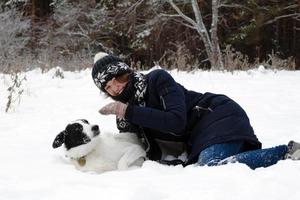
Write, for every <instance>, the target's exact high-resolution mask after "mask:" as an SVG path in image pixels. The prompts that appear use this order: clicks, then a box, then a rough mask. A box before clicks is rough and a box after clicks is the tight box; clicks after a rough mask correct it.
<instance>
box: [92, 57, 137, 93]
mask: <svg viewBox="0 0 300 200" xmlns="http://www.w3.org/2000/svg"><path fill="white" fill-rule="evenodd" d="M131 72H132V70H131V69H130V67H129V66H128V65H127V64H126V63H124V62H123V61H122V60H121V59H120V58H118V57H116V56H114V55H109V54H107V53H104V52H100V53H97V54H96V55H95V58H94V67H93V70H92V77H93V80H94V82H95V84H96V86H97V87H98V88H99V89H100V90H102V91H103V92H105V89H104V88H105V86H106V84H107V82H108V81H109V80H111V79H112V78H114V77H116V76H120V75H123V74H126V73H131Z"/></svg>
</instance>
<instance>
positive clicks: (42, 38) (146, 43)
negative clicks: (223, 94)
mask: <svg viewBox="0 0 300 200" xmlns="http://www.w3.org/2000/svg"><path fill="white" fill-rule="evenodd" d="M172 2H174V4H175V5H176V6H177V7H178V8H179V9H180V11H181V12H182V13H184V15H185V16H186V17H188V18H191V19H195V10H193V6H192V4H191V1H187V0H173V1H172ZM196 2H197V4H198V6H199V11H200V12H201V16H202V18H203V22H204V25H205V27H206V28H207V30H211V28H212V26H213V25H215V24H213V23H212V18H213V13H212V6H213V5H212V2H214V3H216V2H217V3H218V6H217V9H218V17H217V26H218V29H217V35H218V43H219V46H220V49H221V52H222V56H223V57H222V60H223V61H224V64H225V65H224V68H225V69H227V70H233V69H247V68H251V67H255V66H257V65H258V64H260V63H263V64H264V65H265V66H267V67H268V66H269V67H276V68H285V69H292V70H295V69H300V0H289V1H286V0H215V1H214V0H213V1H207V0H198V1H196ZM0 6H1V7H0V8H1V9H0V45H1V49H2V50H1V53H0V59H1V60H0V70H1V71H11V70H16V69H17V70H28V69H32V68H35V67H40V68H42V69H45V70H47V69H49V68H52V67H55V66H60V67H62V68H64V69H66V70H76V69H82V68H87V67H90V66H91V65H92V57H93V55H94V54H95V53H96V52H98V51H106V52H111V53H115V54H118V55H120V56H121V57H123V59H125V60H126V61H127V62H128V63H130V64H131V66H132V67H134V68H137V69H148V68H150V67H153V66H154V65H155V64H159V65H161V66H162V67H165V68H168V69H171V68H177V69H181V70H192V69H194V68H201V69H210V68H212V66H211V62H209V59H208V55H207V51H205V43H204V42H203V38H201V35H199V33H197V31H196V30H195V29H194V28H193V27H191V26H190V24H188V23H187V21H186V20H185V19H184V18H183V17H182V16H179V15H178V12H176V10H174V7H172V6H171V4H170V1H168V0H85V1H79V0H0Z"/></svg>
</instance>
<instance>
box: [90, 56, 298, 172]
mask: <svg viewBox="0 0 300 200" xmlns="http://www.w3.org/2000/svg"><path fill="white" fill-rule="evenodd" d="M92 77H93V80H94V82H95V84H96V86H97V87H98V88H99V89H100V90H101V91H102V92H104V93H105V94H106V95H108V96H109V97H111V98H112V99H113V100H115V102H113V103H109V104H108V105H106V106H104V107H103V108H101V109H100V113H101V114H104V115H109V114H113V115H116V116H117V127H118V129H119V130H120V132H134V133H136V134H138V135H139V137H140V138H141V140H142V141H143V142H144V144H145V147H146V151H147V156H148V158H149V159H151V160H156V161H160V162H162V163H167V164H169V163H172V162H173V163H175V164H176V163H178V162H177V161H178V160H175V161H170V162H167V161H164V160H163V159H164V158H165V156H166V155H168V154H172V155H174V156H178V155H180V153H182V152H183V151H186V152H187V154H188V155H187V160H186V161H185V162H184V163H183V164H184V165H188V164H192V163H198V164H199V165H201V166H203V165H208V166H214V165H221V164H225V163H228V162H240V163H245V164H247V165H248V166H249V167H250V168H252V169H255V168H258V167H267V166H270V165H273V164H275V163H277V162H278V161H279V160H283V159H287V158H291V159H293V160H297V159H300V144H298V143H296V142H293V141H291V142H290V143H289V144H288V145H280V146H277V147H273V148H268V149H261V143H260V142H259V140H258V139H257V137H256V136H255V134H254V131H253V128H252V127H251V125H250V122H249V119H248V117H247V114H246V113H245V111H244V110H243V109H242V108H241V107H240V106H239V105H238V104H237V103H236V102H235V101H233V100H232V99H230V98H229V97H227V96H225V95H220V94H213V93H204V94H202V93H198V92H194V91H189V90H187V89H185V88H184V87H183V86H182V85H180V84H179V83H177V82H176V81H175V80H174V79H173V78H172V76H171V75H170V74H168V73H167V72H166V71H164V70H154V71H152V72H150V73H148V74H147V75H144V74H141V73H138V72H135V71H133V70H132V69H131V68H130V67H129V66H128V65H127V64H125V63H124V62H123V61H122V60H121V59H120V58H118V57H116V56H114V55H109V54H106V53H103V52H100V53H98V54H97V55H96V56H95V59H94V67H93V70H92ZM179 163H180V162H179Z"/></svg>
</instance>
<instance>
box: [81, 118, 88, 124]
mask: <svg viewBox="0 0 300 200" xmlns="http://www.w3.org/2000/svg"><path fill="white" fill-rule="evenodd" d="M81 121H82V122H84V123H86V124H89V122H88V120H86V119H82V120H81Z"/></svg>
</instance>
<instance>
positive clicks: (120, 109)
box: [99, 101, 127, 118]
mask: <svg viewBox="0 0 300 200" xmlns="http://www.w3.org/2000/svg"><path fill="white" fill-rule="evenodd" d="M126 109H127V105H126V104H124V103H121V102H119V101H116V102H112V103H109V104H107V105H105V106H103V107H102V108H101V109H100V110H99V113H101V114H102V115H117V116H118V117H120V118H124V116H125V112H126Z"/></svg>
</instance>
